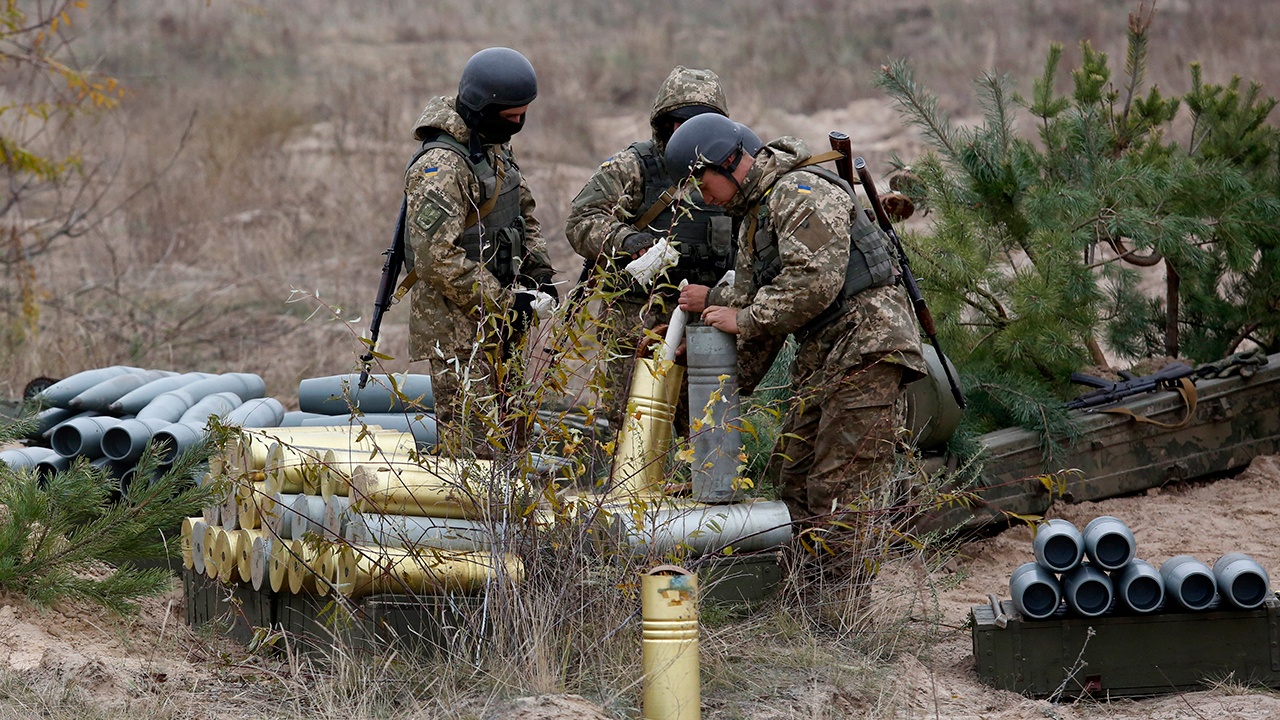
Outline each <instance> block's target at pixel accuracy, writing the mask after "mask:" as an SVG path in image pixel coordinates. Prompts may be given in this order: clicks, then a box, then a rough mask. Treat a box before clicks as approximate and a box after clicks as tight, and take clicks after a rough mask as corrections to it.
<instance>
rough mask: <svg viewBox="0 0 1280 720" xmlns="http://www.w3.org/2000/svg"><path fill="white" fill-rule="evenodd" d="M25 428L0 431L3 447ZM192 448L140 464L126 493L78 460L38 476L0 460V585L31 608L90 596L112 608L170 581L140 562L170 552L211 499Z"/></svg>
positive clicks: (198, 453)
mask: <svg viewBox="0 0 1280 720" xmlns="http://www.w3.org/2000/svg"><path fill="white" fill-rule="evenodd" d="M30 426H31V424H30V423H29V422H27V423H26V424H22V423H20V424H18V425H9V426H7V427H0V444H3V443H5V442H11V441H13V440H15V439H17V438H19V437H25V436H26V435H27V434H28V433H27V430H29V429H30ZM207 457H208V453H207V450H206V449H205V448H203V447H201V448H192V449H191V450H189V451H188V452H186V453H185V454H183V455H182V456H181V457H180V458H179V459H178V461H177V462H176V463H174V464H173V465H172V466H171V467H169V468H167V469H165V470H164V471H163V472H159V470H160V463H159V459H158V455H157V453H155V452H154V451H153V450H152V449H148V450H147V452H146V453H145V454H144V455H143V457H142V458H141V459H140V460H139V461H138V464H137V467H136V470H135V475H134V477H137V478H152V477H154V480H152V481H151V482H150V483H144V482H134V483H131V484H130V487H129V492H128V493H127V495H122V494H121V492H120V490H121V488H120V481H119V480H118V479H115V478H112V477H111V476H110V475H108V474H107V473H105V472H104V471H103V470H101V469H99V468H95V467H92V466H91V465H90V464H89V463H88V462H87V461H86V460H85V459H84V458H78V459H77V460H76V461H75V462H74V463H73V464H72V466H71V468H69V469H68V470H65V471H63V472H59V473H56V474H54V475H51V476H48V477H43V476H40V475H37V474H36V473H34V472H32V471H28V470H23V471H14V470H13V469H11V468H9V467H7V466H5V465H4V464H3V463H0V590H5V591H9V592H13V593H17V594H22V595H25V596H26V597H27V598H28V599H29V600H31V601H32V602H33V603H36V604H37V605H42V606H48V605H52V604H54V603H56V602H57V601H58V600H61V599H64V598H66V599H72V600H88V601H90V602H93V603H96V604H98V605H101V606H103V607H106V608H108V609H110V610H113V611H115V612H118V613H122V614H126V613H132V612H134V611H136V610H137V604H136V601H137V599H139V598H142V597H148V596H153V595H158V594H160V593H163V592H166V591H167V590H169V588H170V587H171V586H172V583H173V577H172V575H171V574H170V573H169V571H168V570H167V569H164V568H154V567H151V568H143V567H140V565H141V564H143V561H147V560H159V559H164V558H169V557H173V556H174V554H175V553H176V552H177V550H178V545H179V544H178V537H177V535H178V528H179V527H180V526H181V524H182V519H183V518H184V517H188V516H191V515H195V514H198V513H199V512H200V508H201V507H203V506H204V505H206V504H208V502H210V501H211V500H212V498H213V490H214V488H213V487H212V486H205V487H200V486H197V485H196V484H195V483H193V482H192V477H194V474H195V473H196V471H197V469H198V468H200V467H201V465H202V464H203V463H204V462H205V461H206V460H207Z"/></svg>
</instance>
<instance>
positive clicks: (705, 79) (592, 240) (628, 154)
mask: <svg viewBox="0 0 1280 720" xmlns="http://www.w3.org/2000/svg"><path fill="white" fill-rule="evenodd" d="M691 105H703V106H707V107H710V108H714V109H715V110H716V111H718V112H719V113H721V114H723V115H727V114H728V107H727V103H726V101H725V95H724V90H723V89H722V88H721V86H720V79H719V78H718V77H717V76H716V74H715V73H714V72H712V71H710V70H691V69H688V68H685V67H683V66H677V67H676V68H675V69H674V70H672V71H671V74H670V75H668V76H667V79H666V80H665V81H663V83H662V86H661V88H659V90H658V96H657V98H656V99H655V100H654V103H653V110H652V112H651V113H650V115H649V123H650V125H651V126H652V128H653V137H652V138H651V139H650V140H646V141H641V142H636V143H633V144H631V145H630V146H629V147H627V148H626V149H625V150H622V151H621V152H618V153H616V154H615V155H613V156H612V157H610V158H609V159H608V160H605V161H604V162H603V163H601V165H600V167H599V169H597V170H596V172H595V174H594V175H592V176H591V179H590V180H588V181H587V184H586V185H585V186H584V187H583V188H582V190H581V191H580V192H579V193H578V195H577V197H575V198H574V199H573V204H572V207H571V208H570V211H569V217H568V220H567V222H566V223H565V236H566V237H567V238H568V240H569V244H570V245H572V246H573V249H574V250H576V251H577V252H578V254H579V255H581V256H583V257H584V258H586V259H587V262H588V263H594V264H595V270H594V278H593V281H594V282H601V281H603V282H604V283H605V287H604V288H603V289H604V291H605V293H604V295H605V297H606V309H605V318H604V320H603V321H602V322H601V324H600V326H599V328H598V330H597V332H598V334H599V340H600V344H601V345H602V346H603V347H605V348H606V352H609V351H613V350H616V354H617V355H619V356H621V357H620V358H617V359H614V360H611V361H609V362H606V363H603V364H602V365H601V366H600V367H599V368H598V372H597V375H598V376H599V375H601V374H602V375H603V378H597V379H603V381H604V382H605V383H607V387H606V388H603V389H604V390H605V391H606V392H607V393H608V396H609V397H608V401H607V403H606V404H605V416H606V418H607V419H608V420H609V423H610V426H611V427H615V428H616V427H618V423H619V420H620V418H621V415H622V411H623V408H625V407H626V403H627V397H628V395H629V394H630V390H631V386H630V382H631V368H632V365H633V360H634V354H635V349H636V343H637V341H638V339H639V338H640V337H641V336H642V335H643V331H644V329H646V328H652V327H654V325H656V324H658V323H661V322H666V320H667V319H668V318H670V316H671V313H672V311H674V310H675V309H676V307H677V306H676V302H675V300H676V298H677V297H678V295H679V293H678V291H676V289H675V287H676V286H677V285H678V284H679V282H680V281H681V280H682V279H688V280H689V282H691V283H697V284H705V285H710V284H714V283H715V282H716V280H718V279H719V278H720V276H721V275H723V274H724V272H725V271H726V270H729V269H731V268H732V267H733V256H734V250H735V248H734V241H733V231H732V229H731V223H730V221H729V218H728V217H727V216H725V214H724V212H723V211H722V210H720V209H718V208H714V207H712V206H709V205H706V204H702V203H695V204H694V205H693V206H692V208H690V204H689V203H684V204H683V208H684V209H683V210H682V212H681V214H680V215H679V216H677V214H676V212H675V210H676V205H677V204H676V203H671V205H670V207H668V208H667V209H666V210H665V211H663V212H662V213H659V214H658V215H657V216H656V217H655V218H654V220H653V221H652V222H650V223H649V224H648V225H647V226H646V227H645V228H644V231H645V232H649V233H651V234H653V235H655V236H658V235H666V236H667V237H668V238H669V239H670V240H672V241H675V242H678V243H679V245H678V247H679V249H680V250H681V260H680V263H679V264H678V265H677V266H676V267H674V268H671V269H670V270H668V271H667V272H666V273H665V275H664V276H660V277H659V278H658V279H657V281H656V282H655V283H654V287H653V300H654V302H652V303H651V297H650V292H649V291H648V290H642V289H640V288H636V287H633V286H630V276H629V275H627V274H625V273H624V272H623V271H622V267H623V266H624V265H625V264H626V263H627V262H628V261H630V258H629V257H625V254H624V253H623V251H622V249H621V248H622V245H623V243H624V242H625V241H626V240H627V238H629V237H631V236H632V235H635V234H636V233H638V232H641V229H639V228H637V227H636V223H637V221H638V220H639V219H640V218H641V217H642V216H644V214H645V213H646V211H647V210H649V208H650V207H651V206H652V205H653V204H654V203H655V201H656V200H657V198H658V196H659V195H661V193H662V192H663V191H665V190H667V189H668V188H671V187H672V186H673V185H674V183H673V182H672V180H671V179H670V178H669V177H668V176H667V172H666V161H665V159H664V157H663V153H664V151H665V148H666V143H665V141H664V140H663V139H662V135H661V131H660V130H659V119H660V118H662V116H664V115H666V114H667V113H670V112H672V111H674V110H678V109H680V108H684V107H688V106H691ZM646 165H647V166H648V167H646ZM677 218H678V219H679V223H678V224H677V222H676V221H677ZM615 263H616V264H615ZM682 397H683V398H685V399H686V401H687V393H685V394H683V395H682ZM677 417H681V415H678V416H677Z"/></svg>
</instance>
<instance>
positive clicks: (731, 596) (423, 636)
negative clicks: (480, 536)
mask: <svg viewBox="0 0 1280 720" xmlns="http://www.w3.org/2000/svg"><path fill="white" fill-rule="evenodd" d="M778 563H779V558H778V555H777V553H765V554H759V555H749V556H742V557H722V558H711V559H708V560H707V561H705V562H704V563H703V565H702V566H701V567H699V568H698V575H699V577H700V578H701V580H700V584H701V587H702V588H703V593H702V600H703V601H704V602H706V603H728V604H751V603H754V602H757V601H761V600H764V599H766V598H768V597H769V596H770V595H772V594H774V593H775V592H777V590H778V587H779V586H780V584H781V582H782V570H781V567H780V566H779V564H778ZM182 584H183V590H184V595H185V600H186V607H185V609H186V613H185V614H186V621H187V624H188V625H192V626H196V625H206V624H211V623H212V624H215V625H217V626H220V627H221V629H222V630H223V631H224V632H225V633H226V634H227V635H228V636H229V637H232V638H235V639H236V640H239V641H240V642H244V643H246V644H247V643H248V642H249V641H250V640H251V639H252V638H253V637H254V634H255V633H257V632H258V631H259V629H261V628H269V629H272V630H276V631H282V632H285V633H288V634H289V636H290V637H291V638H293V639H294V640H296V641H297V642H298V644H299V646H300V647H301V648H302V649H304V650H305V649H321V650H323V649H324V648H326V647H329V646H330V645H332V644H333V642H334V641H335V639H338V638H341V639H342V640H343V641H345V642H346V643H348V644H349V645H350V646H352V647H354V648H357V649H360V648H366V649H373V648H374V647H377V646H386V645H396V646H399V647H408V648H412V649H418V650H423V649H425V650H428V651H429V650H431V649H433V648H442V647H449V646H450V645H451V644H452V643H454V642H456V638H455V637H454V636H456V635H457V634H459V633H467V632H473V631H475V630H476V629H475V628H471V627H469V624H468V622H467V620H466V616H467V613H465V612H464V611H465V610H466V609H468V608H469V607H472V606H474V605H475V604H476V603H481V602H483V601H484V598H483V597H479V596H467V595H449V596H436V595H424V596H422V597H417V598H414V597H409V596H405V595H395V594H390V595H372V596H370V597H366V598H362V599H360V600H357V601H355V602H346V603H339V602H337V600H335V598H333V597H332V596H327V595H293V594H291V593H275V592H270V591H257V590H254V589H253V588H252V587H250V586H249V585H247V584H245V583H233V584H230V585H228V584H226V583H223V582H220V581H218V580H210V579H209V578H207V577H205V576H204V575H200V574H197V573H196V572H194V571H193V570H183V572H182Z"/></svg>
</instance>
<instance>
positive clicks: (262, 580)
mask: <svg viewBox="0 0 1280 720" xmlns="http://www.w3.org/2000/svg"><path fill="white" fill-rule="evenodd" d="M273 542H275V538H274V537H272V536H271V535H259V536H258V537H256V538H254V539H253V545H252V547H250V548H249V584H250V585H252V586H253V589H254V590H263V589H265V588H269V587H270V585H269V584H268V580H267V569H268V568H269V567H270V565H271V544H272V543H273Z"/></svg>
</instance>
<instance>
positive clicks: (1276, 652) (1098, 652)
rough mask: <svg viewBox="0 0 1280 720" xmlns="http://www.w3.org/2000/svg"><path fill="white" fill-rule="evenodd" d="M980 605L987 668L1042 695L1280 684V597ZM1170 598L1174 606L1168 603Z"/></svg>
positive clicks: (979, 640) (987, 674) (975, 615)
mask: <svg viewBox="0 0 1280 720" xmlns="http://www.w3.org/2000/svg"><path fill="white" fill-rule="evenodd" d="M1000 606H1001V609H1002V610H1003V612H1004V615H1005V618H1004V620H1005V623H1006V624H1005V626H1004V627H1000V626H999V625H998V624H997V621H996V614H995V611H994V609H993V608H992V607H991V606H990V605H975V606H973V607H972V610H971V621H972V626H973V657H974V660H975V663H976V666H977V668H976V669H977V673H978V678H979V679H980V680H982V682H984V683H986V684H988V685H991V686H993V687H996V688H1000V689H1003V690H1013V691H1014V692H1018V693H1022V694H1023V695H1026V696H1028V697H1034V698H1046V697H1047V698H1052V699H1059V698H1073V697H1079V696H1082V695H1092V696H1095V697H1097V696H1102V697H1108V696H1110V697H1115V696H1136V695H1159V694H1163V693H1172V692H1178V691H1185V690H1197V689H1204V687H1205V685H1207V684H1212V683H1215V682H1222V681H1231V682H1233V683H1239V684H1242V685H1262V686H1266V687H1270V688H1277V687H1280V600H1278V599H1277V598H1276V596H1275V595H1272V596H1271V597H1270V598H1268V599H1267V601H1266V602H1265V603H1264V604H1263V606H1262V607H1260V608H1257V609H1255V610H1237V609H1234V608H1230V607H1229V606H1226V605H1223V604H1219V603H1218V601H1215V604H1214V605H1212V606H1211V607H1210V608H1209V609H1208V610H1205V611H1203V612H1185V611H1177V612H1174V611H1169V612H1166V611H1164V610H1163V609H1162V610H1160V611H1157V612H1154V613H1151V614H1147V615H1137V614H1122V613H1119V612H1117V611H1115V610H1114V609H1113V611H1112V613H1111V614H1108V615H1103V616H1100V617H1094V618H1084V617H1073V616H1070V615H1067V614H1066V613H1065V611H1064V610H1062V609H1059V611H1058V613H1057V614H1056V615H1054V616H1052V617H1049V618H1047V619H1044V620H1028V619H1025V618H1023V617H1022V616H1021V615H1019V614H1018V612H1017V610H1015V609H1014V607H1013V603H1012V602H1009V601H1007V600H1006V601H1003V602H1001V604H1000ZM1166 607H1167V606H1166Z"/></svg>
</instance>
